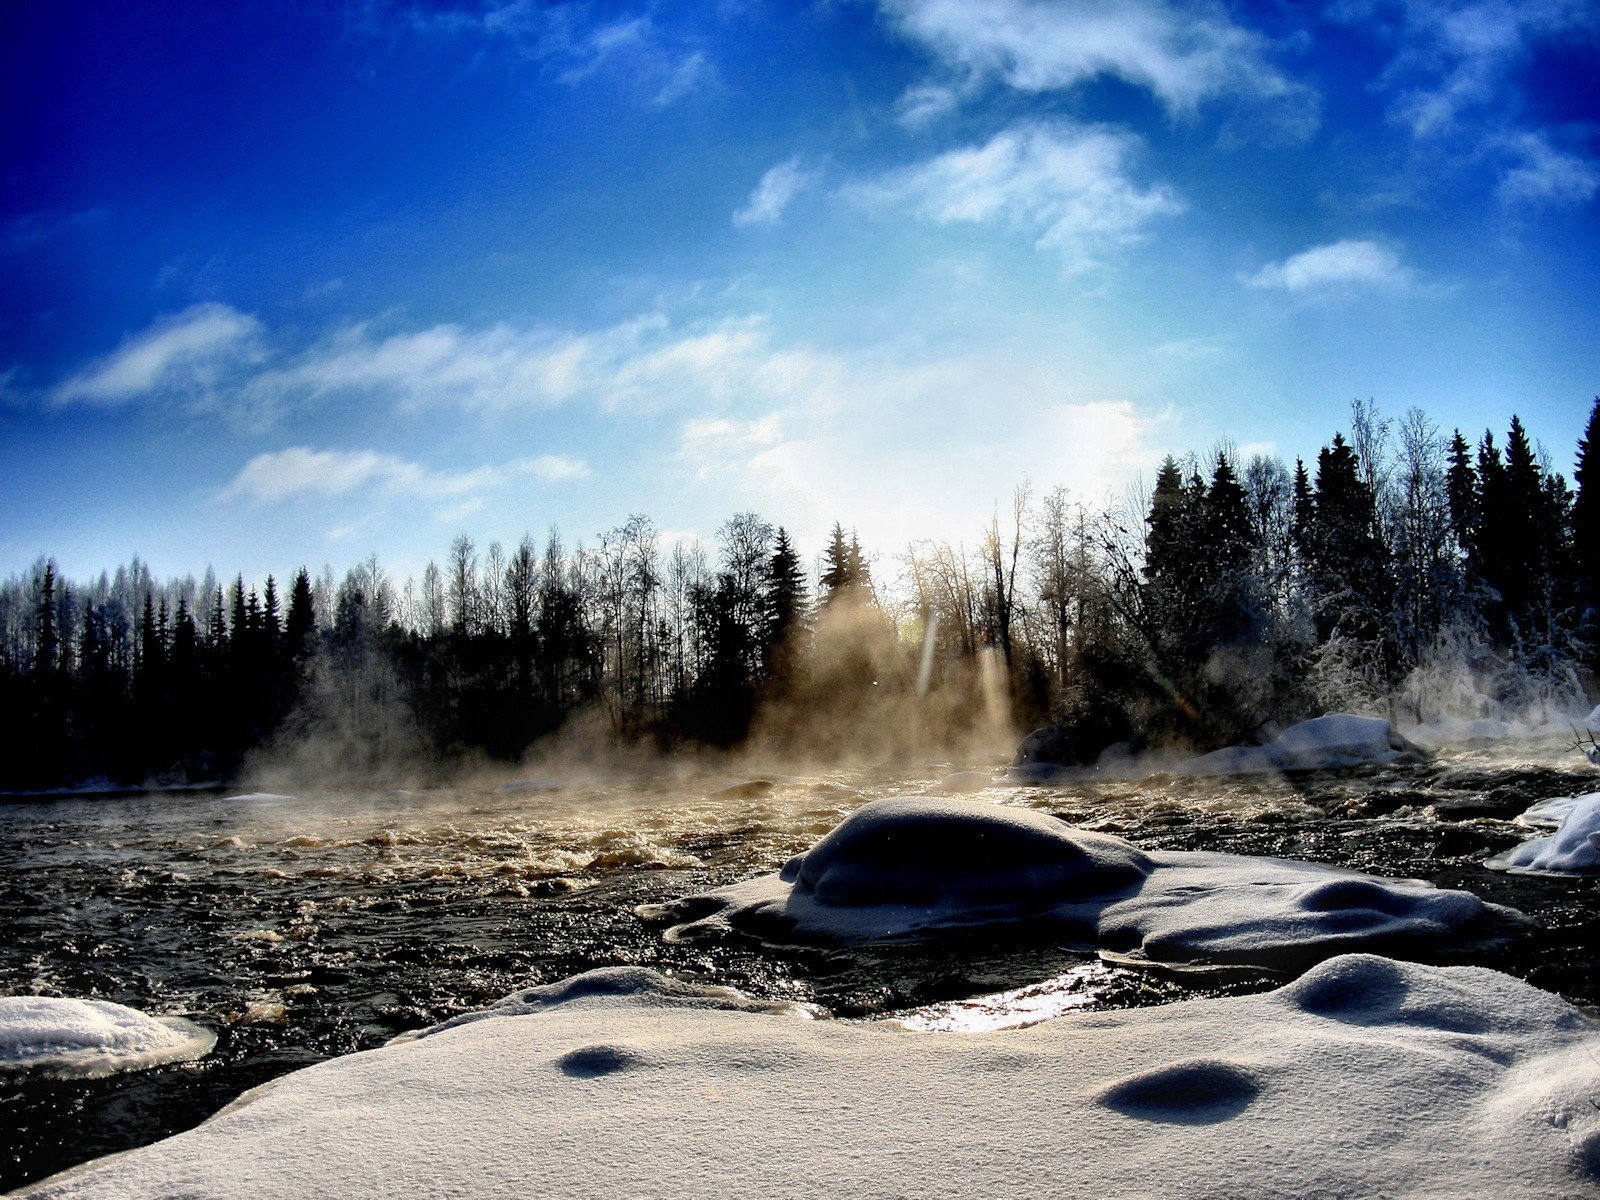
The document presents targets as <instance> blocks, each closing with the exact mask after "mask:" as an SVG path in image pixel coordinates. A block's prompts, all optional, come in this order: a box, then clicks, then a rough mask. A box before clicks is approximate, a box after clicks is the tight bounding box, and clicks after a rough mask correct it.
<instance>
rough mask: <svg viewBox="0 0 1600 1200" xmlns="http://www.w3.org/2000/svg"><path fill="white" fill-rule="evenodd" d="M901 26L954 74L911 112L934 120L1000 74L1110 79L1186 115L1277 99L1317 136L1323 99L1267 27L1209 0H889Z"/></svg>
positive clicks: (1046, 84)
mask: <svg viewBox="0 0 1600 1200" xmlns="http://www.w3.org/2000/svg"><path fill="white" fill-rule="evenodd" d="M879 5H880V7H881V8H882V10H883V12H884V14H885V15H886V16H887V18H888V19H889V22H890V24H891V25H892V26H893V27H894V28H895V29H896V30H898V31H899V32H900V33H901V34H902V35H904V36H905V37H907V38H908V39H910V40H912V41H914V42H916V43H918V44H919V45H921V46H923V47H924V48H925V49H927V50H928V51H929V52H931V53H932V54H933V55H934V56H935V58H937V59H938V60H939V62H940V63H941V64H942V65H943V66H944V67H945V68H946V70H947V71H949V72H950V73H951V79H950V80H948V81H943V82H935V83H933V84H922V85H918V87H916V88H914V89H913V90H912V91H911V92H908V93H907V94H906V96H905V98H904V99H903V100H902V115H903V116H905V117H907V118H909V119H912V120H918V119H927V118H928V117H930V116H933V115H937V114H938V113H939V112H942V111H948V110H949V109H950V108H953V107H954V106H955V104H956V102H957V100H958V98H959V96H960V94H961V93H962V92H970V91H972V90H973V89H975V88H977V87H978V86H980V85H981V84H983V83H985V82H987V81H989V80H998V81H1000V82H1001V83H1004V84H1005V85H1007V86H1009V87H1012V88H1015V89H1017V90H1019V91H1023V92H1051V91H1061V90H1066V89H1070V88H1073V87H1076V86H1079V85H1081V84H1083V83H1085V82H1088V81H1090V80H1093V79H1096V78H1099V77H1109V78H1115V79H1120V80H1122V81H1124V82H1126V83H1130V84H1133V85H1134V86H1136V87H1142V88H1146V89H1148V90H1149V91H1150V92H1151V93H1152V94H1153V95H1154V96H1155V97H1156V98H1157V99H1158V100H1159V101H1160V102H1161V103H1162V104H1163V105H1164V106H1165V107H1166V109H1167V111H1168V112H1169V113H1171V114H1173V115H1174V116H1189V115H1192V114H1193V113H1194V112H1195V111H1196V110H1197V109H1198V108H1199V107H1200V106H1201V105H1202V104H1204V103H1205V102H1207V101H1210V100H1214V99H1218V98H1221V97H1233V98H1238V99H1245V100H1249V101H1254V102H1259V101H1267V102H1269V103H1270V104H1271V105H1272V106H1273V107H1274V108H1275V109H1276V110H1277V112H1278V114H1279V117H1280V119H1281V120H1284V121H1286V122H1288V123H1289V124H1291V125H1294V126H1296V127H1298V128H1299V130H1300V131H1301V132H1306V133H1309V132H1310V130H1311V128H1313V127H1314V126H1315V123H1316V97H1315V95H1314V93H1313V92H1312V91H1311V90H1310V89H1309V88H1308V87H1306V86H1305V85H1303V84H1301V83H1298V82H1296V81H1294V80H1292V79H1291V78H1289V77H1288V76H1287V75H1285V74H1284V73H1283V72H1282V71H1281V70H1279V69H1278V68H1277V67H1276V66H1274V65H1273V63H1272V61H1271V50H1272V46H1271V44H1270V43H1269V41H1268V40H1267V39H1266V38H1265V37H1263V36H1262V35H1261V34H1260V33H1257V32H1255V31H1254V30H1251V29H1247V28H1245V27H1244V26H1242V25H1240V24H1238V23H1237V22H1235V21H1234V20H1233V19H1232V18H1230V17H1229V15H1228V14H1227V12H1226V11H1225V10H1224V9H1223V8H1222V7H1221V6H1220V5H1216V4H1212V3H1208V2H1205V0H1199V2H1195V3H1185V2H1183V0H1124V2H1122V3H1117V4H1106V3H1102V2H1097V0H879Z"/></svg>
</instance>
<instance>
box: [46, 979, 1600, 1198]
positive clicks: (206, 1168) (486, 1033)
mask: <svg viewBox="0 0 1600 1200" xmlns="http://www.w3.org/2000/svg"><path fill="white" fill-rule="evenodd" d="M749 1008H750V1006H749V1004H748V1002H741V1001H739V1000H737V998H733V997H728V996H726V995H725V994H722V995H719V994H716V993H710V992H705V991H701V990H699V989H695V988H692V987H689V986H688V985H684V984H679V983H674V982H672V981H670V980H666V979H663V978H662V977H661V976H658V975H654V974H653V973H651V972H648V971H642V970H637V969H635V970H631V971H630V970H626V969H624V970H611V971H601V972H591V973H590V974H588V975H583V976H579V977H578V978H577V979H574V980H569V981H567V982H566V983H564V984H561V985H557V986H556V987H555V988H550V989H535V990H534V991H533V992H532V993H526V994H524V997H523V998H522V999H521V1000H518V1001H516V1002H515V1003H510V1004H505V1005H501V1006H500V1007H499V1009H498V1010H496V1011H491V1012H490V1013H487V1014H480V1015H478V1016H477V1017H476V1019H473V1020H471V1021H463V1020H457V1021H454V1022H451V1023H449V1024H447V1025H445V1026H442V1027H439V1028H436V1029H434V1030H430V1031H428V1032H427V1033H425V1034H424V1035H423V1036H420V1037H418V1038H415V1039H413V1040H411V1041H409V1042H407V1043H404V1044H400V1045H391V1046H388V1047H385V1048H383V1049H379V1050H373V1051H369V1052H366V1053H362V1054H352V1055H348V1056H346V1057H343V1058H336V1059H332V1060H330V1061H328V1062H324V1063H320V1064H318V1065H316V1066H313V1067H309V1068H307V1069H305V1070H301V1071H297V1072H294V1073H292V1074H290V1075H287V1076H284V1077H283V1078H281V1079H278V1080H275V1081H274V1082H272V1083H269V1084H267V1085H265V1086H264V1087H260V1088H257V1089H256V1090H255V1091H253V1092H249V1093H246V1094H245V1095H244V1096H243V1097H241V1098H240V1100H238V1101H237V1102H235V1103H234V1104H233V1105H231V1106H230V1107H229V1108H227V1109H225V1110H223V1112H221V1113H220V1114H218V1115H217V1116H215V1117H213V1118H212V1119H211V1120H209V1121H207V1122H205V1123H204V1124H202V1125H200V1126H199V1127H198V1128H196V1129H192V1130H189V1131H188V1132H185V1133H181V1134H178V1135H177V1136H175V1137H172V1138H168V1139H167V1140H165V1141H162V1142H158V1143H156V1144H155V1145H153V1146H147V1147H144V1148H142V1149H139V1150H133V1151H130V1152H128V1153H125V1154H118V1155H114V1156H112V1157H110V1158H106V1159H101V1160H100V1161H98V1162H93V1163H89V1164H87V1165H85V1166H83V1167H79V1168H76V1169H74V1170H71V1171H68V1172H66V1173H64V1174H62V1175H58V1176H56V1177H55V1178H53V1179H49V1180H46V1181H44V1182H42V1183H40V1184H37V1185H35V1186H34V1187H33V1188H31V1189H28V1190H27V1191H25V1192H23V1193H22V1195H25V1196H33V1197H61V1198H65V1197H94V1196H102V1197H109V1196H117V1197H122V1198H126V1200H135V1198H138V1197H157V1196H163V1197H164V1196H173V1195H182V1196H194V1197H231V1196H239V1197H244V1196H249V1197H254V1198H257V1200H280V1198H282V1200H289V1198H294V1200H299V1197H302V1196H305V1195H307V1194H311V1193H315V1194H320V1195H338V1196H344V1195H361V1196H367V1197H377V1198H387V1197H394V1198H396V1200H414V1198H415V1197H417V1196H442V1195H456V1194H461V1193H462V1192H463V1191H464V1190H465V1191H470V1192H471V1194H472V1195H473V1196H475V1197H485V1198H498V1197H505V1198H508V1200H526V1197H529V1196H560V1197H562V1198H563V1200H590V1198H599V1197H605V1198H607V1200H609V1198H611V1197H616V1196H652V1197H660V1198H663V1200H667V1198H685V1197H695V1196H720V1197H730V1198H742V1197H761V1196H783V1197H788V1198H792V1200H836V1198H837V1197H839V1196H842V1195H847V1196H851V1197H860V1198H863V1200H878V1198H887V1197H904V1196H930V1197H931V1196H946V1197H957V1196H1031V1195H1041V1194H1048V1195H1050V1196H1054V1197H1064V1198H1067V1200H1071V1198H1075V1197H1083V1198H1093V1200H1103V1198H1104V1197H1108V1196H1131V1195H1141V1196H1171V1195H1180V1194H1181V1195H1195V1196H1230V1197H1239V1198H1248V1197H1268V1196H1272V1197H1284V1196H1307V1195H1329V1196H1332V1195H1339V1196H1379V1195H1383V1196H1406V1197H1413V1198H1415V1197H1424V1196H1447V1195H1448V1196H1495V1197H1505V1198H1507V1200H1523V1198H1532V1197H1545V1196H1555V1195H1580V1194H1589V1193H1590V1192H1591V1191H1593V1189H1594V1188H1595V1186H1596V1183H1597V1176H1600V1152H1597V1150H1600V1112H1597V1111H1596V1109H1595V1108H1594V1107H1593V1105H1592V1104H1591V1103H1590V1101H1591V1099H1592V1097H1593V1094H1594V1067H1593V1056H1594V1054H1595V1053H1596V1050H1597V1048H1600V1033H1597V1031H1596V1028H1595V1027H1594V1025H1593V1024H1592V1023H1591V1022H1589V1021H1588V1020H1587V1019H1586V1018H1585V1017H1584V1016H1583V1015H1582V1014H1581V1013H1579V1012H1578V1011H1577V1010H1575V1009H1573V1008H1571V1007H1570V1006H1568V1005H1567V1004H1565V1003H1563V1002H1562V1001H1560V1000H1559V999H1557V998H1556V997H1554V996H1550V995H1547V994H1545V993H1543V992H1540V991H1537V990H1536V989H1534V988H1532V987H1529V986H1528V985H1526V984H1524V983H1521V982H1519V981H1517V980H1514V979H1511V978H1509V977H1507V976H1505V975H1500V974H1497V973H1496V972H1493V971H1488V970H1484V969H1481V968H1475V967H1459V968H1438V967H1422V966H1415V965H1409V964H1402V963H1397V962H1392V961H1389V960H1386V959H1381V958H1374V957H1369V956H1349V957H1343V958H1338V959H1335V960H1333V961H1332V962H1328V963H1325V964H1323V965H1322V966H1320V967H1318V968H1316V969H1315V970H1314V971H1312V972H1310V973H1309V974H1307V975H1306V976H1304V977H1303V978H1301V979H1300V980H1298V981H1297V982H1295V983H1293V984H1291V985H1289V986H1287V987H1284V988H1281V989H1279V990H1278V991H1276V992H1271V993H1267V994H1264V995H1254V996H1246V997H1242V998H1230V999H1213V1000H1197V1001H1192V1002H1188V1003H1182V1004H1174V1005H1168V1006H1166V1007H1163V1008H1145V1009H1135V1010H1131V1011H1125V1012H1115V1013H1104V1014H1087V1015H1085V1014H1076V1015H1071V1016H1064V1017H1061V1018H1058V1019H1056V1020H1051V1021H1046V1022H1044V1023H1042V1024H1037V1025H1033V1026H1031V1027H1029V1028H1026V1029H1013V1030H1008V1031H1006V1032H1003V1033H991V1034H968V1035H949V1034H936V1033H915V1032H912V1031H909V1030H907V1029H904V1028H901V1027H898V1026H896V1025H894V1024H891V1023H887V1022H878V1023H867V1024H857V1023H847V1022H838V1021H801V1020H795V1019H793V1018H792V1017H790V1016H786V1015H782V1014H781V1013H776V1012H771V1011H749Z"/></svg>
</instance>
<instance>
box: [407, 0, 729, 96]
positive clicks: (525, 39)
mask: <svg viewBox="0 0 1600 1200" xmlns="http://www.w3.org/2000/svg"><path fill="white" fill-rule="evenodd" d="M402 11H403V12H404V14H405V16H406V18H407V20H408V22H409V24H410V25H411V27H412V28H413V29H415V30H417V31H419V32H421V33H424V34H435V35H446V36H458V37H459V36H473V37H479V38H485V39H490V40H492V41H495V42H498V43H500V44H502V45H505V46H507V47H509V48H510V49H511V50H512V51H513V52H514V53H516V54H517V55H519V56H520V57H522V58H524V59H526V60H528V61H529V62H531V63H535V64H537V65H538V66H539V68H540V69H541V70H543V71H544V72H546V73H547V74H548V75H549V76H550V77H552V78H554V79H555V80H557V81H558V82H560V83H564V84H567V85H569V86H577V85H579V84H581V83H584V82H585V81H587V80H589V79H591V78H593V77H595V76H597V75H600V74H602V73H608V74H609V75H611V76H612V77H614V78H616V79H618V80H621V81H624V82H625V83H627V84H629V85H630V86H633V87H634V88H636V89H638V90H639V92H640V94H641V95H642V96H643V97H644V98H645V99H646V100H648V101H649V102H650V103H652V104H655V105H657V106H666V105H669V104H672V103H673V102H675V101H677V100H680V99H682V98H683V97H684V96H687V95H688V94H690V93H691V92H693V91H694V90H696V89H697V88H699V87H701V86H703V85H704V84H706V83H708V82H710V81H711V80H713V79H714V78H715V76H716V70H715V67H714V65H713V64H712V62H711V60H710V59H709V58H708V57H707V55H706V53H705V51H704V50H703V49H701V48H700V47H698V46H696V45H694V44H693V43H691V42H688V41H686V40H684V39H683V38H682V37H680V36H677V35H675V34H673V33H672V32H670V31H668V30H666V29H663V28H662V27H661V26H660V25H658V24H657V23H656V21H655V20H654V18H653V17H652V16H651V14H650V13H649V12H648V11H647V10H646V9H645V8H644V7H642V6H641V7H640V8H639V9H636V10H635V11H633V12H623V13H615V14H613V13H607V14H605V15H600V14H597V13H596V11H595V7H594V6H593V5H591V4H587V3H582V2H581V0H571V2H567V3H548V2H545V0H504V2H503V3H493V2H491V3H489V4H487V5H473V6H459V7H452V6H444V7H436V6H433V5H426V6H425V5H420V4H415V5H408V6H406V7H405V8H403V9H402Z"/></svg>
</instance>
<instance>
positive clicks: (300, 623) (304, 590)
mask: <svg viewBox="0 0 1600 1200" xmlns="http://www.w3.org/2000/svg"><path fill="white" fill-rule="evenodd" d="M316 628H317V609H316V601H315V600H314V599H313V598H312V594H311V574H310V572H309V571H307V570H306V569H305V568H304V567H301V568H300V570H299V571H298V572H296V574H295V577H294V583H293V584H292V585H291V586H290V588H289V613H288V616H287V618H286V619H285V621H284V630H283V639H284V648H285V650H286V651H287V652H288V655H289V658H290V660H291V661H294V662H299V661H301V660H303V659H304V658H305V657H306V655H307V654H309V653H310V652H311V635H312V634H313V633H314V632H315V631H316Z"/></svg>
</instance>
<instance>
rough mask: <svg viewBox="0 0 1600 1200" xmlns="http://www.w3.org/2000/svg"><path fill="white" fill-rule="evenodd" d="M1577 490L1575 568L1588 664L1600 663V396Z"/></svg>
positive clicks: (1581, 451)
mask: <svg viewBox="0 0 1600 1200" xmlns="http://www.w3.org/2000/svg"><path fill="white" fill-rule="evenodd" d="M1572 480H1573V483H1574V484H1576V485H1577V492H1576V494H1575V495H1574V496H1573V499H1572V569H1573V574H1574V575H1575V577H1576V579H1577V588H1578V599H1579V602H1580V603H1581V604H1582V605H1583V609H1584V616H1583V626H1582V628H1583V631H1584V636H1585V638H1586V639H1587V641H1588V643H1589V647H1590V649H1589V665H1590V666H1591V668H1592V667H1594V666H1596V665H1597V664H1600V637H1597V636H1596V635H1597V633H1600V396H1596V397H1595V400H1594V407H1592V408H1591V409H1590V410H1589V423H1588V424H1587V425H1586V426H1584V430H1583V437H1582V438H1581V439H1579V441H1578V457H1577V465H1576V467H1575V468H1574V470H1573V472H1572Z"/></svg>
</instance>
